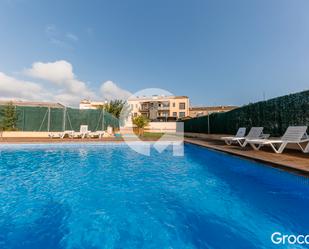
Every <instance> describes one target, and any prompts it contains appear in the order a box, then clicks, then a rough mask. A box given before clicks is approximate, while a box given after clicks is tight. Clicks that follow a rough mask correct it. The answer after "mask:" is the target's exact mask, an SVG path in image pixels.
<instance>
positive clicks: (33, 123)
mask: <svg viewBox="0 0 309 249" xmlns="http://www.w3.org/2000/svg"><path fill="white" fill-rule="evenodd" d="M4 108H5V106H0V122H1V120H2V119H3V113H2V110H3V109H4ZM16 113H17V117H18V120H17V124H16V126H17V129H18V130H20V131H48V130H49V131H62V130H75V131H78V130H79V129H80V125H88V128H89V130H91V131H96V130H102V129H104V130H105V129H106V128H107V126H112V127H119V122H118V119H117V118H115V117H114V116H113V115H111V114H110V113H108V112H105V111H102V110H80V109H74V108H50V111H49V108H48V107H27V106H16ZM48 128H49V129H48Z"/></svg>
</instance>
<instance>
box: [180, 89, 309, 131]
mask: <svg viewBox="0 0 309 249" xmlns="http://www.w3.org/2000/svg"><path fill="white" fill-rule="evenodd" d="M209 123H210V133H212V134H234V133H235V132H236V131H237V129H238V128H239V127H246V128H248V129H249V128H250V127H252V126H263V127H264V132H266V133H270V134H271V135H276V136H280V135H282V134H283V133H284V132H285V130H286V128H287V127H288V126H289V125H307V126H308V125H309V91H304V92H300V93H295V94H290V95H286V96H282V97H278V98H274V99H270V100H267V101H261V102H257V103H254V104H249V105H246V106H243V107H240V108H237V109H234V110H232V111H229V112H225V113H213V114H211V115H210V116H209ZM184 130H185V132H198V133H207V132H208V116H203V117H199V118H193V119H189V120H185V121H184Z"/></svg>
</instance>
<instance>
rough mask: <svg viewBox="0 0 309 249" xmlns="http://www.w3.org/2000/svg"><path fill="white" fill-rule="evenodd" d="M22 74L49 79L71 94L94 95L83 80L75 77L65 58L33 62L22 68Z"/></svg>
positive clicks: (90, 96)
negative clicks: (28, 66)
mask: <svg viewBox="0 0 309 249" xmlns="http://www.w3.org/2000/svg"><path fill="white" fill-rule="evenodd" d="M24 74H25V75H27V76H30V77H33V78H37V79H42V80H46V81H49V82H51V83H53V84H55V85H58V86H60V87H62V88H64V89H65V90H66V91H67V92H68V93H71V94H80V95H81V96H84V97H88V98H93V97H95V94H94V93H93V92H92V91H90V90H89V89H88V87H87V86H86V84H85V83H84V82H82V81H80V80H78V79H76V77H75V75H74V73H73V66H72V65H71V63H69V62H67V61H65V60H60V61H55V62H47V63H44V62H35V63H33V64H32V67H31V68H29V69H25V70H24Z"/></svg>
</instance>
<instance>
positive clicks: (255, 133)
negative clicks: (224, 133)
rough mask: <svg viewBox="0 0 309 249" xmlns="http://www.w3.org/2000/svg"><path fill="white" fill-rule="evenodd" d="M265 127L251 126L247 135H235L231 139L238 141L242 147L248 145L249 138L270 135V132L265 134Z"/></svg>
mask: <svg viewBox="0 0 309 249" xmlns="http://www.w3.org/2000/svg"><path fill="white" fill-rule="evenodd" d="M263 129H264V128H263V127H251V129H250V131H249V133H248V135H247V136H244V137H233V138H232V139H231V140H230V141H232V142H237V143H238V144H239V145H240V146H241V147H246V145H247V140H248V139H258V138H265V137H267V136H268V134H263ZM227 141H229V140H227Z"/></svg>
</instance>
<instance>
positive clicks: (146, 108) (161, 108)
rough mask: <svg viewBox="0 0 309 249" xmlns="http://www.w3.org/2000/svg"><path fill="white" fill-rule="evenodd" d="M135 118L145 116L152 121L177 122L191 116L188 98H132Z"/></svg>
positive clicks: (130, 100) (131, 103) (129, 101)
mask: <svg viewBox="0 0 309 249" xmlns="http://www.w3.org/2000/svg"><path fill="white" fill-rule="evenodd" d="M128 104H129V105H130V107H131V110H132V111H131V113H132V115H133V116H138V115H144V116H146V117H147V118H149V119H150V120H151V121H163V122H168V121H175V120H177V119H179V118H183V117H186V116H188V115H189V98H188V97H187V96H151V97H136V98H130V99H129V100H128Z"/></svg>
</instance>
